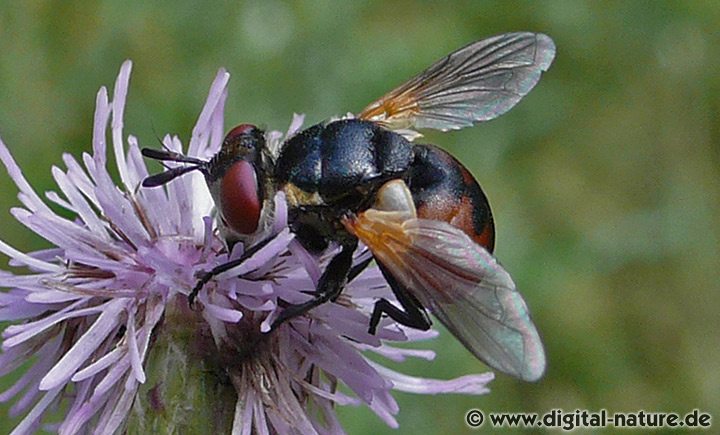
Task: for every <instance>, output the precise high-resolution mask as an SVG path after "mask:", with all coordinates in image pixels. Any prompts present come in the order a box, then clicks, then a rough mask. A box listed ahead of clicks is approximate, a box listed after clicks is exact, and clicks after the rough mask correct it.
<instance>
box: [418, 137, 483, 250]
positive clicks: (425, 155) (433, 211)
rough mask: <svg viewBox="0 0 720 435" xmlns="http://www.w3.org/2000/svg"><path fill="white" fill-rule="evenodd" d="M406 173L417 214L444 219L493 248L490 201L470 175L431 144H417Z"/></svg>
mask: <svg viewBox="0 0 720 435" xmlns="http://www.w3.org/2000/svg"><path fill="white" fill-rule="evenodd" d="M414 150H415V159H414V160H413V163H412V166H411V169H410V171H409V176H408V186H409V187H410V191H411V192H412V195H413V200H414V201H415V206H416V207H417V213H418V217H420V218H423V219H434V220H440V221H444V222H447V223H449V224H451V225H453V226H454V227H456V228H459V229H461V230H463V231H464V232H465V233H466V234H467V235H468V236H470V238H472V239H473V240H475V241H476V242H477V243H479V244H480V245H482V246H484V247H485V248H486V249H487V250H488V251H490V252H492V251H493V248H494V247H495V225H494V223H493V218H492V213H491V211H490V204H489V203H488V200H487V197H486V196H485V194H484V193H483V191H482V189H481V188H480V185H479V184H478V183H477V181H476V180H475V178H474V177H473V176H472V174H471V173H470V172H469V171H468V170H467V169H466V168H465V167H464V166H463V165H462V164H461V163H460V162H459V161H458V160H456V159H455V158H454V157H452V156H451V155H450V154H448V153H447V152H445V151H443V150H441V149H440V148H437V147H435V146H432V145H416V146H415V147H414Z"/></svg>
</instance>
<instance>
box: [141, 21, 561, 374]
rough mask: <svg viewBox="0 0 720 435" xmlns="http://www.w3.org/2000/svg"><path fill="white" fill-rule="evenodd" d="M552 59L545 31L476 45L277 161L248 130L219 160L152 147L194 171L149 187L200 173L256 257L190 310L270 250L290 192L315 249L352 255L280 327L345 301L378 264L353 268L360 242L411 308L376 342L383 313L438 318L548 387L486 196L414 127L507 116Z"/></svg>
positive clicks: (419, 323)
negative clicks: (282, 200) (276, 217)
mask: <svg viewBox="0 0 720 435" xmlns="http://www.w3.org/2000/svg"><path fill="white" fill-rule="evenodd" d="M554 53H555V47H554V45H553V43H552V40H550V38H548V37H547V36H545V35H541V34H534V33H509V34H504V35H499V36H496V37H493V38H490V39H486V40H483V41H479V42H476V43H473V44H471V45H469V46H467V47H465V48H462V49H460V50H458V51H456V52H454V53H452V54H450V55H449V56H447V57H445V58H444V59H442V60H440V61H438V62H436V63H435V64H433V65H432V66H430V68H428V69H427V70H426V71H424V72H423V73H421V74H420V75H418V76H417V77H415V78H413V79H411V80H410V81H408V82H406V83H405V84H403V85H401V86H400V87H398V88H396V89H395V90H393V91H391V92H390V93H388V94H387V95H386V96H384V97H382V98H381V99H379V100H378V101H376V102H374V103H372V104H371V105H369V106H368V107H367V108H366V109H365V110H363V111H362V112H361V113H360V114H359V115H357V117H355V118H349V119H342V120H337V121H331V122H325V123H321V124H317V125H314V126H312V127H309V128H307V129H306V130H304V131H301V132H300V133H298V134H296V135H295V136H293V137H291V138H289V139H287V140H286V142H285V143H284V144H283V145H282V147H281V149H280V151H279V154H278V155H276V156H275V155H272V154H271V153H270V151H269V150H268V147H267V146H266V143H265V137H264V133H263V132H262V131H261V130H259V129H258V128H256V127H254V126H252V125H249V124H242V125H240V126H238V127H236V128H234V129H233V130H231V131H230V132H229V133H228V135H227V136H226V138H225V140H224V142H223V145H222V148H221V150H220V152H218V154H217V155H216V156H214V157H213V158H212V159H211V160H210V161H208V162H204V161H201V160H198V159H195V158H192V157H185V156H181V155H178V154H176V153H171V152H167V151H156V150H149V149H145V150H143V153H144V155H145V156H147V157H150V158H154V159H157V160H173V161H179V162H184V163H188V164H189V165H188V166H183V167H177V168H174V169H171V170H168V171H166V172H163V173H160V174H157V175H154V176H151V177H148V178H147V179H145V180H144V182H143V185H144V186H145V187H153V186H158V185H162V184H165V183H167V182H168V181H170V180H172V179H173V178H175V177H177V176H180V175H182V174H184V173H186V172H189V171H192V170H200V171H201V172H202V173H203V174H204V175H205V179H206V181H207V184H208V186H209V188H210V191H211V193H212V195H213V198H214V200H215V204H216V206H217V209H218V215H219V216H218V217H219V227H220V228H221V231H222V233H223V235H224V237H225V238H226V240H227V242H228V244H229V245H231V244H233V243H236V242H242V243H244V244H246V245H247V246H248V247H249V249H246V254H245V255H244V256H243V257H241V258H240V259H238V260H236V261H234V262H232V263H229V264H226V265H221V266H219V267H217V268H215V269H214V270H212V271H210V272H208V273H206V274H205V275H204V276H203V277H202V278H201V279H200V280H199V282H198V285H197V286H196V287H195V289H194V290H193V292H192V293H191V295H190V298H191V301H192V300H193V299H194V297H195V295H196V294H197V292H198V291H200V290H201V289H202V287H203V286H204V284H205V283H207V282H208V281H209V280H210V279H212V277H213V276H214V275H217V274H219V273H221V272H223V271H225V270H228V269H230V268H232V267H234V266H236V265H237V264H239V263H241V262H242V261H244V259H245V258H247V257H249V256H250V255H252V254H253V253H254V252H255V251H256V250H257V249H259V247H261V246H263V245H264V243H267V241H268V240H269V239H268V227H269V220H270V219H269V218H268V216H270V215H271V214H272V210H271V209H272V198H273V197H274V193H275V192H277V191H284V192H285V196H286V200H287V205H288V220H289V225H290V227H291V229H292V231H294V233H295V234H296V236H297V238H298V239H299V240H300V242H301V243H302V244H303V246H304V247H305V248H307V249H308V250H311V251H315V252H320V251H322V250H324V249H326V248H327V247H328V244H329V243H330V242H335V243H337V244H338V245H339V246H340V251H339V253H337V254H336V255H335V256H334V257H333V258H332V259H331V260H330V262H329V264H328V265H327V267H326V269H325V270H324V272H323V274H322V276H321V277H320V279H319V282H318V287H317V289H316V291H315V294H314V296H313V297H312V298H311V299H310V300H308V301H307V302H305V303H301V304H298V305H290V306H288V307H286V308H285V309H284V310H283V311H282V312H281V313H280V315H279V316H278V317H277V318H276V320H275V321H274V323H273V328H276V327H278V326H279V325H280V324H282V323H283V322H284V321H286V320H288V319H290V318H292V317H294V316H297V315H300V314H303V313H305V312H307V311H308V310H310V309H312V308H313V307H315V306H318V305H320V304H322V303H325V302H327V301H330V300H334V299H335V298H336V297H337V296H338V295H339V294H340V292H341V291H342V289H343V287H344V286H345V285H346V284H347V282H348V280H350V279H352V278H353V277H354V276H355V275H357V274H358V273H359V271H361V270H362V268H363V267H365V266H367V263H368V262H364V263H363V264H360V265H355V266H353V264H352V258H353V253H354V252H355V251H356V249H357V247H358V244H359V242H362V243H363V244H365V245H366V246H367V247H368V248H369V249H370V251H371V252H372V254H373V257H374V259H375V261H376V262H377V263H378V266H379V267H380V270H381V271H382V273H383V275H384V277H385V278H386V280H387V282H388V284H389V285H390V287H391V288H392V290H393V292H394V294H395V296H396V298H397V301H398V302H399V304H400V306H397V305H395V304H393V303H391V302H389V301H388V300H386V299H380V300H378V301H377V302H376V304H375V308H374V310H373V313H372V316H371V319H370V331H371V332H373V333H374V332H375V330H376V328H377V326H378V324H379V322H380V320H381V318H382V317H383V316H384V315H387V316H389V317H391V318H392V319H393V320H395V321H397V322H398V323H401V324H403V325H406V326H409V327H413V328H418V329H428V328H429V327H430V323H431V322H430V318H429V316H428V314H427V312H426V309H427V310H430V311H431V312H432V313H433V314H434V315H435V316H436V317H438V318H439V319H440V320H441V321H442V322H443V323H444V324H445V325H446V326H447V327H448V329H449V330H450V331H451V332H452V333H453V334H454V335H455V336H456V337H457V338H458V339H459V340H460V341H461V342H462V343H463V344H464V345H465V346H466V347H467V348H468V349H469V350H470V351H471V352H472V353H473V354H474V355H475V356H477V357H478V358H479V359H481V360H483V361H485V362H486V363H488V364H489V365H490V366H492V367H494V368H497V369H499V370H501V371H503V372H506V373H509V374H511V375H514V376H516V377H519V378H521V379H524V380H528V381H534V380H537V379H539V378H540V377H541V376H542V374H543V372H544V369H545V354H544V351H543V347H542V343H541V340H540V337H539V335H538V333H537V330H536V328H535V326H534V324H533V322H532V320H531V319H530V317H529V313H528V310H527V306H526V305H525V302H524V301H523V299H522V296H521V295H520V293H519V292H518V291H517V290H516V288H515V284H514V283H513V281H512V279H511V278H510V276H509V275H508V273H507V272H506V271H505V270H504V269H503V268H502V267H501V266H500V265H499V264H498V263H497V261H496V260H495V259H494V257H493V256H492V255H491V253H492V250H493V248H494V243H495V233H494V224H493V218H492V214H491V211H490V206H489V204H488V201H487V198H486V197H485V194H484V193H483V191H482V190H481V188H480V186H479V184H478V183H477V181H476V180H475V178H474V177H473V176H472V175H471V174H470V172H469V171H468V170H467V169H466V168H465V167H464V166H463V165H462V164H461V163H460V162H458V161H457V160H456V159H455V158H454V157H452V156H451V155H450V154H448V153H447V152H445V151H443V150H441V149H440V148H437V147H435V146H433V145H426V144H415V143H413V142H412V139H416V138H417V137H418V136H419V134H418V133H416V132H415V131H414V129H422V128H432V129H439V130H443V131H445V130H449V129H458V128H463V127H466V126H470V125H473V123H475V122H479V121H486V120H490V119H493V118H495V117H497V116H499V115H501V114H502V113H504V112H506V111H507V110H509V109H510V108H511V107H512V106H514V105H515V104H516V103H517V102H518V101H519V100H520V99H521V98H522V97H523V96H525V95H526V94H527V93H528V92H529V91H530V90H531V89H532V87H533V86H534V85H535V84H536V83H537V81H538V80H539V78H540V74H541V72H542V71H545V70H546V69H547V68H548V67H549V65H550V63H551V62H552V59H553V57H554Z"/></svg>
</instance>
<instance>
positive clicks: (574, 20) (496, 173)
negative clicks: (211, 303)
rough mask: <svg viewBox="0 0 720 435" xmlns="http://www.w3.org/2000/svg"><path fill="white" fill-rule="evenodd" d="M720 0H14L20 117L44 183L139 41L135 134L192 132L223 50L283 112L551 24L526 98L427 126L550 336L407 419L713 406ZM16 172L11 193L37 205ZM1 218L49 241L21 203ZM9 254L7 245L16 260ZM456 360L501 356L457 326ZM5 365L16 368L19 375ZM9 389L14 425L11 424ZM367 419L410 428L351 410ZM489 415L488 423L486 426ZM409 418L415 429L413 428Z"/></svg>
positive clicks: (371, 88) (451, 355)
mask: <svg viewBox="0 0 720 435" xmlns="http://www.w3.org/2000/svg"><path fill="white" fill-rule="evenodd" d="M718 23H720V3H717V2H715V1H706V2H702V1H696V2H581V1H552V2H506V1H497V2H474V1H466V2H442V3H439V2H438V3H433V2H418V1H398V2H388V1H371V2H333V1H324V2H281V1H277V0H272V1H264V2H218V3H214V4H209V3H204V2H188V1H164V2H153V4H146V2H140V1H136V2H132V1H131V2H111V1H98V2H79V1H71V2H62V3H60V2H32V1H31V2H22V3H21V2H8V3H6V4H4V5H3V7H2V8H1V9H0V136H1V137H2V139H3V140H4V141H5V143H6V144H7V145H8V147H9V148H10V149H11V151H12V153H13V154H14V156H15V157H16V159H17V160H18V161H19V162H20V164H21V166H22V167H23V168H24V170H25V172H26V174H27V176H28V178H29V179H30V180H31V182H32V183H33V184H34V186H35V187H36V188H37V189H38V190H40V191H44V190H50V189H54V187H53V182H52V178H51V176H50V167H51V165H53V164H58V165H60V164H61V161H60V157H61V154H62V153H63V152H70V153H73V154H74V155H76V156H79V155H80V153H81V152H83V151H88V150H89V149H90V142H89V141H90V136H91V127H92V116H93V107H94V99H95V93H96V91H97V89H98V88H99V87H100V86H101V85H109V86H112V84H113V83H114V80H115V76H116V73H117V71H118V69H119V67H120V64H121V62H122V61H123V60H125V59H128V58H129V59H132V60H133V61H134V70H133V75H132V80H131V87H130V95H129V100H128V106H127V109H126V122H125V125H126V133H132V134H135V135H137V136H139V138H140V142H141V144H145V145H149V146H155V145H156V144H157V142H156V139H155V136H156V135H161V134H164V133H165V132H174V133H178V134H179V135H180V136H181V137H182V138H183V140H185V139H187V138H188V137H189V134H190V130H191V128H192V126H193V125H194V122H195V119H196V117H197V114H198V113H199V110H200V108H201V106H202V104H203V102H204V98H205V96H206V93H207V90H208V87H209V85H210V82H211V80H212V78H213V77H214V75H215V73H216V71H217V69H218V68H219V67H222V66H224V67H226V68H227V69H228V70H229V71H230V72H231V74H232V78H231V81H230V96H229V99H228V105H227V111H226V113H227V116H226V120H227V125H226V126H227V127H230V126H231V124H235V123H239V122H253V123H258V124H262V125H265V126H267V127H269V128H275V129H280V130H284V129H285V128H286V126H287V124H288V122H289V120H290V117H291V115H292V113H293V112H304V113H306V114H307V118H306V119H307V121H308V123H315V122H318V121H320V120H322V119H324V118H327V117H329V116H331V115H335V114H342V113H345V112H347V111H357V110H360V109H361V108H362V107H364V105H365V104H366V103H368V102H369V101H371V100H372V99H374V98H376V97H378V96H380V95H381V94H382V93H384V92H386V91H388V90H389V89H391V88H392V87H393V86H395V85H397V84H399V83H400V82H402V81H403V80H404V79H406V78H409V77H410V76H411V75H413V74H415V73H417V72H419V71H421V70H422V69H423V68H425V67H426V66H428V65H429V64H430V63H431V62H433V61H435V60H436V59H438V58H440V57H441V56H444V55H445V54H447V53H449V52H451V51H452V50H454V49H456V48H459V47H461V46H463V45H465V44H467V43H469V42H471V41H474V40H477V39H481V38H483V37H486V36H490V35H493V34H497V33H502V32H508V31H514V30H531V31H539V32H544V33H547V34H549V35H550V36H551V37H552V38H553V39H554V40H555V42H556V44H557V47H558V54H557V59H556V61H555V63H554V65H553V66H552V67H551V69H550V71H549V72H548V73H547V74H546V75H545V76H544V77H543V79H542V80H541V81H540V84H539V85H538V87H537V88H536V89H535V90H534V91H533V92H532V93H531V94H530V95H529V96H528V97H527V98H526V99H525V101H523V102H522V103H521V104H520V105H519V106H518V107H516V108H515V109H514V110H512V111H511V112H510V113H508V114H507V115H505V116H503V117H501V118H500V119H497V120H495V121H492V122H489V123H487V124H484V125H480V126H477V127H476V128H472V129H466V130H463V131H460V132H454V133H448V134H439V133H437V134H436V133H432V134H428V135H427V140H428V141H429V142H432V143H436V144H439V145H442V146H443V147H445V148H447V149H449V150H451V151H452V152H453V153H454V154H455V155H457V156H458V157H459V158H460V160H462V161H463V162H465V164H467V165H468V167H470V168H471V170H472V171H473V172H474V174H475V175H476V176H477V178H478V180H479V181H480V183H481V184H482V185H483V187H484V189H485V191H486V193H487V194H488V196H489V198H490V200H491V204H492V205H493V211H494V214H495V218H496V222H497V228H498V243H497V252H496V253H497V255H498V257H499V258H500V259H501V261H502V262H503V264H504V265H505V267H506V268H507V269H508V270H509V271H510V272H511V273H512V274H513V276H514V278H515V280H516V281H517V283H518V286H519V287H520V288H521V290H522V291H523V293H524V294H525V296H526V299H527V301H528V304H529V305H530V307H531V309H532V313H533V315H534V319H535V321H536V324H537V325H538V328H539V329H540V331H541V333H542V335H543V337H544V341H545V344H546V347H547V353H548V356H549V368H548V372H547V375H546V377H545V378H544V379H543V380H542V381H541V382H540V383H537V384H525V383H521V382H520V381H516V380H514V379H511V378H509V377H507V376H503V375H498V378H497V379H496V380H495V381H494V382H493V383H492V384H491V387H492V390H493V391H492V393H491V394H489V395H487V396H479V397H472V396H455V395H450V396H435V397H432V396H416V395H411V394H404V393H397V394H396V397H397V399H398V401H399V402H400V406H401V412H400V414H399V416H398V420H399V422H400V431H399V433H440V432H446V433H451V432H463V431H469V429H468V428H467V427H466V426H465V423H464V415H465V412H466V411H467V410H468V409H470V408H480V409H483V410H488V411H489V410H494V411H537V412H545V411H549V410H551V409H553V408H564V409H565V410H568V411H572V410H574V409H577V408H580V409H591V410H597V409H599V408H607V409H609V410H611V411H636V410H639V409H645V410H652V411H676V412H681V413H684V412H687V411H690V410H692V409H693V408H700V409H701V410H704V411H709V412H713V413H714V414H715V415H714V417H715V425H716V426H717V425H718V424H720V422H719V421H718V419H719V418H720V370H719V369H720V364H719V363H718V362H719V361H720V322H719V320H720V315H718V310H720V292H719V291H718V290H720V286H719V285H718V282H720V262H719V261H718V257H719V256H718V254H719V252H718V251H719V248H718V242H719V239H720V230H719V228H720V226H719V225H718V224H720V205H719V203H720V146H719V145H718V143H720V73H719V71H720V49H718V47H719V46H720V32H718ZM15 195H16V190H15V187H14V185H12V184H11V183H10V181H9V179H8V177H7V176H6V175H5V172H4V171H2V175H1V176H0V209H2V210H8V209H9V208H10V207H12V206H15V205H17V204H18V201H17V200H16V198H15ZM2 216H3V217H2V218H0V219H2V220H1V221H0V222H2V225H1V228H0V238H2V239H3V240H5V241H7V242H9V243H10V244H11V245H13V246H16V247H19V248H22V249H23V250H29V249H37V248H40V247H44V246H46V245H45V244H44V242H43V241H41V240H38V239H36V238H34V237H32V236H31V234H30V232H29V231H26V230H25V229H24V228H23V227H21V226H20V225H18V224H16V223H15V222H14V221H13V220H12V218H11V217H10V215H9V214H8V213H7V211H2ZM2 264H3V267H5V264H6V261H5V260H4V259H3V260H2ZM428 347H431V348H433V349H436V350H437V351H438V357H437V358H436V360H435V361H433V362H425V361H414V362H412V363H407V364H403V365H401V366H400V368H399V369H400V370H402V371H404V372H408V373H412V374H415V375H422V376H427V377H441V378H449V377H453V376H459V375H463V374H467V373H474V372H481V371H484V370H485V368H484V367H483V366H482V364H480V363H479V362H477V361H476V360H475V359H473V358H472V357H471V356H470V354H469V353H467V352H466V351H465V350H464V349H463V348H462V346H460V345H459V344H458V343H457V342H455V341H454V340H453V339H452V338H450V337H449V336H448V334H447V333H446V332H444V333H443V336H442V338H441V339H440V340H436V341H434V342H432V343H429V344H428ZM9 383H10V380H9V379H2V380H0V387H2V386H6V385H9ZM7 409H8V405H7V404H1V405H0V415H2V416H3V417H2V418H0V433H6V432H8V431H9V430H10V429H11V427H12V426H13V424H14V423H13V421H14V420H7V419H6V418H5V416H6V415H7V414H6V413H7ZM339 412H340V414H341V417H342V421H343V422H344V423H345V425H346V429H347V430H348V432H349V433H390V432H393V431H392V430H391V429H389V428H387V427H386V426H385V425H384V424H383V423H382V422H381V421H380V420H379V419H378V418H376V417H375V416H374V415H373V414H372V413H371V412H370V411H368V410H366V409H358V408H345V409H341V410H340V411H339ZM487 428H488V426H487V425H486V426H485V429H487ZM393 433H395V432H393Z"/></svg>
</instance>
